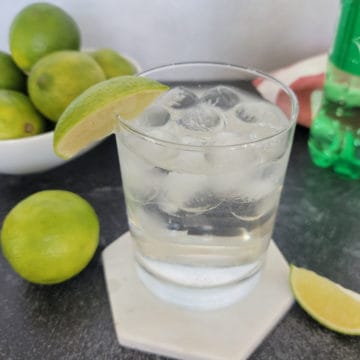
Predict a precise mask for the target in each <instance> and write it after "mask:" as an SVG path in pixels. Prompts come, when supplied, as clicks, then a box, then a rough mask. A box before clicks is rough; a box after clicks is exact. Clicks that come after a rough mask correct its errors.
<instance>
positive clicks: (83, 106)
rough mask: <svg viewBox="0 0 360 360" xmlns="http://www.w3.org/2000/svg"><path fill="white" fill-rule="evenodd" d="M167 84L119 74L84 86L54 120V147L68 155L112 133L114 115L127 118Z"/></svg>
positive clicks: (145, 104) (59, 154)
mask: <svg viewBox="0 0 360 360" xmlns="http://www.w3.org/2000/svg"><path fill="white" fill-rule="evenodd" d="M166 90H168V86H166V85H163V84H160V83H158V82H157V81H154V80H151V79H148V78H144V77H137V76H120V77H116V78H113V79H109V80H106V81H102V82H100V83H98V84H96V85H93V86H92V87H90V88H88V89H87V90H85V91H84V92H83V93H82V94H81V95H79V96H78V97H77V98H76V99H75V100H73V101H72V102H71V103H70V105H69V106H68V107H67V108H66V109H65V111H64V112H63V114H62V115H61V117H60V119H59V121H58V122H57V124H56V128H55V132H54V151H55V153H56V154H57V155H58V156H60V157H61V158H63V159H69V158H71V157H72V156H74V155H76V154H77V153H78V152H79V151H80V150H82V149H84V148H86V147H87V146H89V145H90V144H92V143H94V142H96V141H98V140H100V139H103V138H105V137H106V136H108V135H110V134H111V133H113V132H114V131H115V129H116V125H117V123H118V118H117V116H120V117H121V118H122V119H124V120H131V119H133V118H135V117H137V116H138V115H139V114H141V113H142V112H143V111H144V109H145V108H146V107H147V106H148V105H149V104H150V103H151V102H153V101H154V100H155V98H156V97H158V96H159V95H160V94H161V93H163V92H164V91H166Z"/></svg>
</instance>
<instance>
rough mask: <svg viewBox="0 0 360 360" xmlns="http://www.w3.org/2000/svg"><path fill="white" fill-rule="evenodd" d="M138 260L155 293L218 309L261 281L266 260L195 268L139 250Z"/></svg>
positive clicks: (195, 307) (201, 307)
mask: <svg viewBox="0 0 360 360" xmlns="http://www.w3.org/2000/svg"><path fill="white" fill-rule="evenodd" d="M136 260H137V261H136V262H135V264H136V270H137V274H138V276H139V278H140V279H141V281H142V282H143V284H144V285H145V286H146V287H147V288H148V289H149V290H150V291H151V292H152V293H153V294H154V295H156V296H157V297H159V298H160V299H162V300H164V301H167V302H170V303H173V304H176V305H180V306H182V307H186V308H189V309H193V310H215V309H219V308H223V307H226V306H229V305H231V304H233V303H235V302H237V301H239V300H240V299H242V298H243V297H245V296H246V295H248V294H249V293H250V292H251V290H252V289H253V288H254V287H255V286H256V284H257V283H258V281H259V279H260V277H261V271H259V270H260V269H261V265H262V264H263V259H261V260H259V261H257V262H256V263H252V264H247V265H242V266H235V267H230V268H204V267H202V268H194V267H191V266H183V265H172V264H166V263H160V262H156V261H154V260H149V259H145V258H144V257H143V256H142V255H139V254H137V255H136ZM164 274H166V277H165V276H164Z"/></svg>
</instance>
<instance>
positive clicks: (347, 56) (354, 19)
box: [330, 0, 360, 75]
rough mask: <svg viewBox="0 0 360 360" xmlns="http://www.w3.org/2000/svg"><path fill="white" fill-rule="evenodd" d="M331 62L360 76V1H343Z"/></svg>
mask: <svg viewBox="0 0 360 360" xmlns="http://www.w3.org/2000/svg"><path fill="white" fill-rule="evenodd" d="M330 61H331V62H332V63H333V64H334V65H336V66H337V67H338V68H339V69H342V70H344V71H347V72H349V73H351V74H354V75H360V0H342V10H341V15H340V20H339V24H338V28H337V33H336V37H335V41H334V44H333V48H332V50H331V52H330Z"/></svg>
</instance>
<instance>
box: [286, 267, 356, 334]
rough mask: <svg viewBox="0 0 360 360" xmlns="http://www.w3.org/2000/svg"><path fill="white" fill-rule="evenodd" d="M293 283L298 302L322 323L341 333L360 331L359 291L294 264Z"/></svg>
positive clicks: (291, 274)
mask: <svg viewBox="0 0 360 360" xmlns="http://www.w3.org/2000/svg"><path fill="white" fill-rule="evenodd" d="M290 284H291V290H292V292H293V294H294V296H295V298H296V300H297V302H298V303H299V305H300V306H301V307H302V308H303V309H304V310H305V311H306V312H307V313H308V314H309V315H310V316H311V317H312V318H314V319H315V320H316V321H318V322H319V323H320V324H322V325H323V326H325V327H327V328H329V329H331V330H333V331H336V332H339V333H342V334H346V335H360V294H358V293H356V292H354V291H352V290H349V289H346V288H344V287H342V286H341V285H339V284H337V283H335V282H332V281H330V280H329V279H327V278H325V277H323V276H320V275H318V274H316V273H315V272H313V271H310V270H307V269H304V268H298V267H296V266H294V265H291V268H290Z"/></svg>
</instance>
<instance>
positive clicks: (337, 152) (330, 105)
mask: <svg viewBox="0 0 360 360" xmlns="http://www.w3.org/2000/svg"><path fill="white" fill-rule="evenodd" d="M308 146H309V151H310V155H311V158H312V160H313V162H314V163H315V164H316V165H318V166H320V167H332V168H333V169H334V171H335V172H337V173H339V174H342V175H345V176H346V177H349V178H351V179H360V0H342V9H341V15H340V20H339V24H338V28H337V33H336V37H335V41H334V44H333V47H332V50H331V51H330V56H329V60H328V66H327V72H326V79H325V84H324V91H323V99H322V104H321V107H320V110H319V111H318V113H317V114H316V116H315V118H314V120H313V122H312V125H311V128H310V138H309V142H308Z"/></svg>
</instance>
